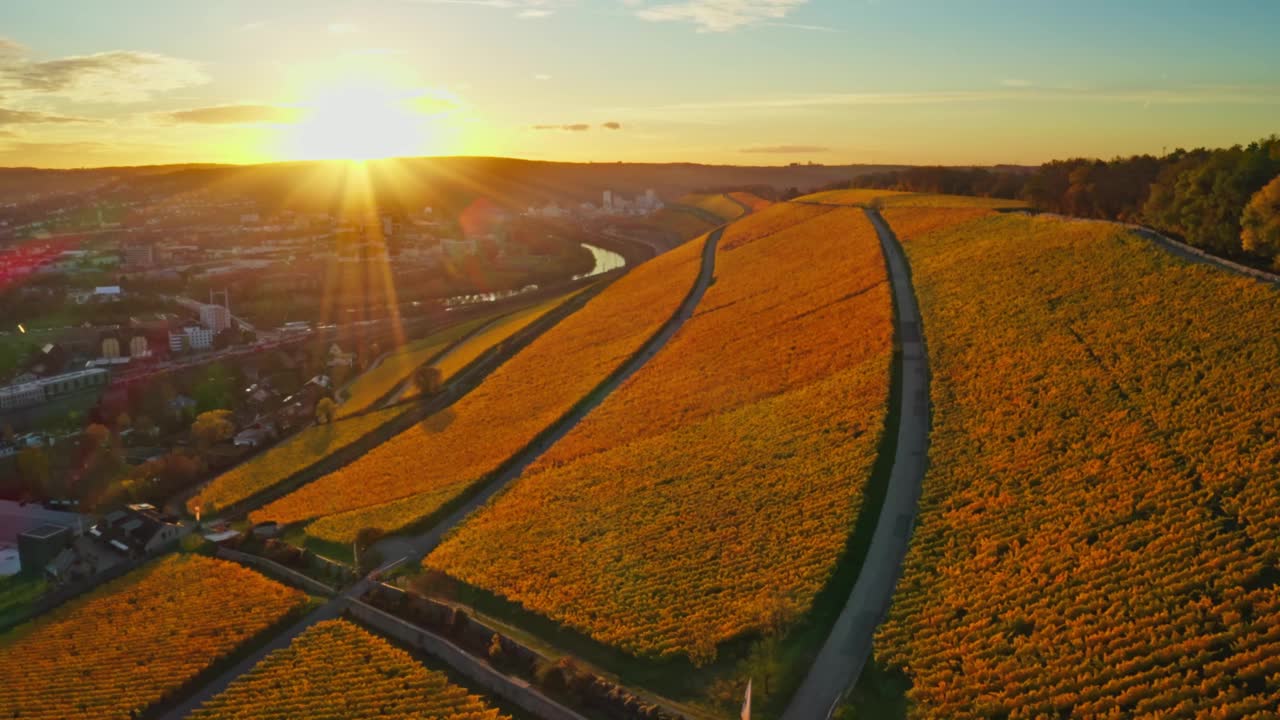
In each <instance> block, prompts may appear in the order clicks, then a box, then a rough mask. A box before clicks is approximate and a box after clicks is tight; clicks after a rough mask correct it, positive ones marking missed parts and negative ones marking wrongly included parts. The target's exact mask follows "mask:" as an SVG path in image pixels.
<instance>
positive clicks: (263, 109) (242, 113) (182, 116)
mask: <svg viewBox="0 0 1280 720" xmlns="http://www.w3.org/2000/svg"><path fill="white" fill-rule="evenodd" d="M165 117H166V118H167V119H168V120H170V121H172V122H177V123H196V124H203V125H254V124H263V125H266V124H275V125H282V124H288V123H293V122H297V121H298V119H299V118H300V117H301V113H300V112H299V111H298V109H297V108H288V107H279V106H276V105H215V106H213V107H202V108H192V109H190V110H178V111H175V112H171V113H166V114H165Z"/></svg>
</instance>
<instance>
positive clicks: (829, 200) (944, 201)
mask: <svg viewBox="0 0 1280 720" xmlns="http://www.w3.org/2000/svg"><path fill="white" fill-rule="evenodd" d="M798 201H799V202H806V203H820V204H823V205H871V204H873V203H874V204H875V205H878V206H880V207H886V208H890V207H916V208H976V209H985V210H1006V209H1020V208H1025V207H1027V204H1026V203H1025V202H1023V201H1021V200H1005V199H1003V198H986V197H972V196H962V195H939V194H929V193H911V192H899V191H897V190H873V189H865V188H860V189H853V190H827V191H825V192H820V193H814V194H812V195H806V196H804V197H802V198H798Z"/></svg>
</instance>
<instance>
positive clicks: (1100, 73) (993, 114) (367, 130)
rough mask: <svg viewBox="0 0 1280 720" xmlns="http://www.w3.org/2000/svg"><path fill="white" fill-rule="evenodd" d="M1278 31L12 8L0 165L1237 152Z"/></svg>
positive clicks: (1147, 5) (761, 12)
mask: <svg viewBox="0 0 1280 720" xmlns="http://www.w3.org/2000/svg"><path fill="white" fill-rule="evenodd" d="M1277 27H1280V3H1277V2H1271V1H1270V0H1258V1H1255V2H1213V3H1210V2H1178V1H1176V0H1170V1H1166V2H1153V1H1145V0H1144V1H1131V2H1115V1H1113V2H1072V3H1066V2H1047V1H1044V2H1041V1H1036V0H1024V1H1022V2H1012V1H1004V0H952V1H950V2H948V1H945V0H878V1H873V0H807V1H806V0H377V1H375V0H370V1H366V2H350V1H346V2H340V1H337V0H319V1H315V0H313V1H303V0H278V1H276V2H264V1H263V0H257V1H256V2H249V1H246V0H230V1H226V0H223V1H221V2H217V3H195V2H173V1H172V0H170V1H168V2H161V1H159V0H130V1H128V2H118V3H117V2H110V3H104V2H88V1H79V0H76V1H73V0H40V2H34V1H31V2H10V3H5V4H4V5H3V6H0V164H5V165H14V164H35V165H52V166H68V165H70V166H78V165H85V164H88V165H98V164H117V163H123V164H137V163H151V162H179V161H218V162H249V161H265V160H276V159H290V158H300V157H322V156H343V155H344V154H351V155H369V156H377V155H381V154H405V155H409V154H491V155H514V156H520V157H530V158H539V159H566V160H598V161H612V160H652V161H675V160H691V161H700V162H727V163H736V164H779V163H786V162H792V161H816V162H828V163H836V162H869V163H882V162H895V163H896V162H905V163H946V164H970V163H983V164H989V163H1005V162H1009V163H1034V162H1040V161H1043V160H1046V159H1050V158H1053V157H1063V156H1073V155H1086V156H1104V157H1105V156H1111V155H1115V154H1121V153H1125V154H1127V153H1133V152H1159V151H1160V150H1161V149H1162V148H1170V149H1172V148H1173V147H1177V146H1196V145H1227V144H1234V143H1244V142H1248V141H1250V140H1253V139H1256V138H1258V137H1260V136H1263V135H1266V134H1269V133H1272V132H1280V122H1278V120H1277V119H1280V77H1277V73H1276V68H1280V43H1277V42H1275V38H1274V34H1275V29H1276V28H1277ZM406 108H412V109H411V110H410V109H406ZM606 124H609V125H608V126H606ZM614 125H616V126H617V129H611V128H612V127H613V126H614ZM353 138H355V139H353Z"/></svg>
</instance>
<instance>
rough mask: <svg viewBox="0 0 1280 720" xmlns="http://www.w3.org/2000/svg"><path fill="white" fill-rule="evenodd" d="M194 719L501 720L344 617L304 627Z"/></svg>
mask: <svg viewBox="0 0 1280 720" xmlns="http://www.w3.org/2000/svg"><path fill="white" fill-rule="evenodd" d="M189 717H190V718H191V720H259V719H263V720H274V719H279V720H285V719H286V718H304V717H305V718H344V719H346V720H365V719H370V720H371V719H372V718H403V719H404V720H409V719H410V718H440V719H441V720H498V719H499V718H506V717H507V716H506V715H503V714H502V713H500V712H499V711H498V710H496V709H494V708H492V707H490V706H489V704H488V703H487V702H485V700H484V699H483V698H481V697H480V696H477V695H473V694H471V693H469V692H468V691H467V690H465V689H464V688H461V687H459V686H457V685H454V684H453V683H452V682H450V681H449V678H448V677H447V676H446V675H445V674H444V673H441V672H437V671H435V670H429V669H427V668H426V667H424V666H423V665H422V664H421V663H420V662H418V661H417V660H415V659H414V658H413V657H412V656H411V655H409V654H408V653H406V652H405V651H403V650H400V649H399V648H396V647H394V646H393V645H391V644H390V643H388V642H387V641H386V640H383V639H382V638H380V637H378V636H376V635H373V634H371V633H369V632H366V631H365V630H363V629H361V628H360V627H358V626H356V625H354V624H352V623H349V622H347V621H345V620H328V621H325V622H321V623H318V624H316V625H313V626H312V627H310V628H308V629H307V631H306V632H304V633H303V634H302V635H299V636H298V637H297V639H295V640H294V641H293V643H292V644H290V645H289V647H287V648H285V649H283V650H277V651H275V652H273V653H271V654H270V655H268V656H267V658H266V659H265V660H263V661H262V662H261V663H259V664H258V665H257V666H256V667H254V669H253V670H251V671H250V672H249V673H248V674H246V675H242V676H241V677H240V678H239V679H238V680H236V681H235V682H234V683H232V684H231V685H230V686H229V687H228V688H227V689H226V690H225V691H224V692H223V693H222V694H220V695H218V696H217V697H215V698H213V699H212V700H210V701H209V702H207V703H205V704H204V705H203V706H202V707H201V708H200V709H198V710H196V711H195V712H194V713H192V714H191V715H190V716H189Z"/></svg>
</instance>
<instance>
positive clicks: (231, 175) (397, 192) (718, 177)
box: [0, 157, 902, 213]
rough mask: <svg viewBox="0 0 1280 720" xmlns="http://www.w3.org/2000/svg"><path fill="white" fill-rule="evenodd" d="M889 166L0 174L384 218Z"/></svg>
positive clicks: (319, 165)
mask: <svg viewBox="0 0 1280 720" xmlns="http://www.w3.org/2000/svg"><path fill="white" fill-rule="evenodd" d="M900 167H902V166H894V165H795V166H783V167H769V166H756V167H746V166H730V165H698V164H693V163H664V164H654V163H562V162H541V161H533V160H516V159H511V158H486V157H440V158H407V159H396V160H380V161H373V162H369V163H366V164H364V165H363V166H362V165H356V164H350V163H345V162H333V161H316V162H287V163H271V164H264V165H156V166H145V167H115V168H93V169H84V170H43V169H37V168H0V202H20V201H23V200H24V199H30V198H31V196H32V194H47V193H69V194H78V193H89V194H92V195H93V196H94V197H96V198H111V199H120V200H125V199H136V200H142V201H147V202H154V201H155V200H157V199H158V196H159V197H163V196H172V195H179V194H184V193H189V192H197V191H204V192H207V193H210V194H213V195H214V196H226V197H248V198H252V199H254V200H257V201H258V202H260V203H262V204H263V205H264V206H265V209H272V208H275V207H290V208H295V209H310V210H323V209H338V208H341V207H343V206H346V207H348V208H352V207H360V206H362V205H363V204H365V203H368V202H370V201H371V200H372V201H374V204H376V206H377V207H378V208H380V209H381V210H383V211H389V212H397V211H408V210H418V209H421V208H422V207H424V206H428V205H430V206H433V207H436V208H439V209H440V210H442V211H443V212H445V213H449V212H451V211H453V210H456V209H457V208H460V207H463V206H465V205H466V204H467V203H469V202H471V201H472V200H473V199H475V198H476V197H479V196H486V197H490V198H492V199H494V200H496V201H497V202H499V203H501V204H503V205H506V206H508V207H513V208H523V207H526V206H528V205H534V204H543V203H547V202H552V201H555V202H560V203H564V202H588V201H589V202H595V203H599V202H600V196H601V193H603V192H604V191H605V190H613V191H614V192H616V193H621V194H623V195H627V196H629V195H633V194H637V193H642V192H644V191H645V190H647V189H650V188H652V189H653V190H655V191H656V192H657V193H658V194H659V195H660V196H661V197H663V198H665V199H667V200H668V201H671V200H674V199H676V198H679V197H680V196H682V195H685V194H686V193H690V192H697V191H725V190H737V189H744V188H753V189H755V188H761V189H763V188H773V189H774V190H776V191H777V192H783V191H785V190H787V189H789V188H796V189H799V190H802V191H804V190H812V189H816V188H819V187H822V186H825V185H829V184H831V183H834V182H840V181H847V180H850V179H852V178H854V177H856V176H858V175H862V174H865V173H871V172H884V171H888V170H893V169H897V168H900Z"/></svg>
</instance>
